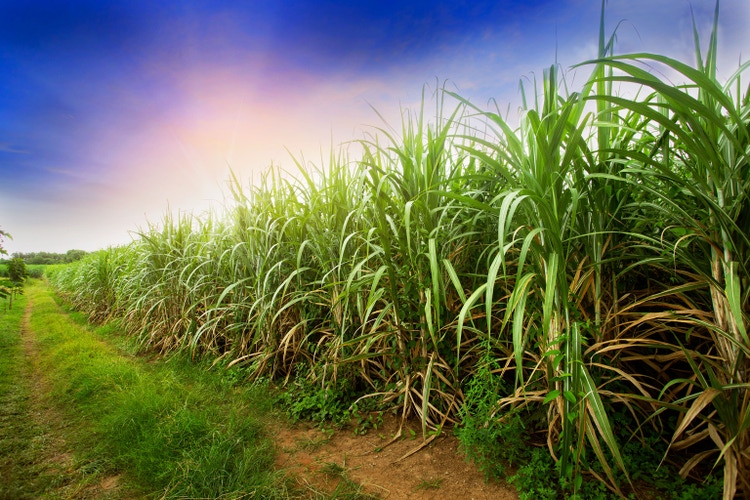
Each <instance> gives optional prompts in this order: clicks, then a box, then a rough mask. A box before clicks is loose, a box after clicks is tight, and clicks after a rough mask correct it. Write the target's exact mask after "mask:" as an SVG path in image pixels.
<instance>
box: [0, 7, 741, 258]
mask: <svg viewBox="0 0 750 500" xmlns="http://www.w3.org/2000/svg"><path fill="white" fill-rule="evenodd" d="M714 5H715V4H714V1H713V0H693V1H692V2H688V1H686V0H649V1H644V0H609V1H608V3H607V11H606V19H607V23H606V24H607V29H608V32H611V30H612V29H614V27H615V26H616V25H617V24H618V23H619V24H620V26H619V28H618V37H617V45H616V51H617V52H618V53H625V52H634V51H648V52H658V53H661V54H665V55H669V56H672V57H676V58H678V59H682V60H685V61H688V62H692V52H693V37H692V24H691V17H690V16H691V6H692V11H693V13H694V14H695V19H696V22H697V24H698V26H699V29H700V31H701V33H702V34H703V35H704V36H707V34H708V30H709V29H710V23H711V18H712V14H713V9H714ZM600 9H601V2H599V1H597V0H555V1H546V0H538V1H503V0H500V1H495V2H485V1H481V0H478V1H453V2H448V1H440V0H433V1H430V2H423V1H416V2H408V1H391V0H380V1H359V2H349V1H333V0H326V1H306V0H264V1H260V0H257V1H239V0H238V1H234V2H215V1H214V2H209V1H196V0H187V1H182V2H152V1H106V2H105V1H77V0H69V1H45V2H37V1H33V0H32V1H24V2H19V1H8V0H0V228H1V229H3V230H5V231H7V232H9V233H11V234H12V235H13V236H14V239H13V240H12V241H6V242H5V246H6V248H7V249H8V250H9V251H10V252H15V251H19V252H28V251H40V250H45V251H57V252H64V251H66V250H68V249H71V248H80V249H84V250H95V249H98V248H104V247H107V246H109V245H116V244H121V243H125V242H127V241H129V240H130V238H131V236H130V234H129V231H132V230H136V229H138V228H139V227H142V226H144V225H145V224H146V223H147V221H151V222H157V223H158V222H159V221H160V220H161V218H162V215H163V214H164V212H165V211H166V210H167V209H171V210H187V211H192V212H194V213H201V212H202V211H205V210H207V209H208V208H209V207H211V206H214V207H219V206H221V203H222V202H223V196H224V195H225V194H228V193H227V191H226V189H225V188H224V184H225V181H226V179H227V177H228V172H229V170H228V169H229V166H231V168H232V169H233V170H234V171H235V172H236V173H237V174H238V175H239V176H240V177H241V178H242V179H244V180H245V181H246V182H251V181H252V179H257V178H258V176H259V175H260V173H261V172H263V171H264V170H266V169H267V168H268V167H269V166H270V165H271V164H272V163H273V164H274V165H279V166H281V167H288V168H289V169H292V165H293V162H292V160H291V158H290V156H289V152H291V153H292V154H294V155H295V156H297V157H304V158H305V159H306V160H311V161H313V162H314V163H318V164H319V163H320V161H319V160H318V159H319V158H320V155H321V150H323V151H324V154H327V151H328V149H329V147H330V144H331V142H332V141H333V143H334V144H338V143H341V142H344V141H348V140H351V139H356V138H360V137H361V136H362V133H363V131H365V130H368V127H369V126H379V125H381V123H380V119H379V118H378V116H377V114H376V113H375V112H374V111H373V110H372V108H371V106H373V107H375V108H376V109H377V110H378V112H380V113H381V114H382V115H383V116H384V117H385V118H386V119H387V120H389V121H390V122H391V123H393V124H397V123H398V121H399V109H400V108H401V107H406V108H409V107H416V106H417V105H418V103H419V101H420V99H421V93H422V89H423V87H424V86H425V85H428V87H429V89H434V87H435V86H436V81H439V82H443V81H447V82H448V87H449V88H451V89H455V90H457V91H458V92H459V93H460V94H461V95H463V96H464V97H466V98H468V99H471V100H472V101H473V102H474V103H476V104H479V105H480V106H483V105H485V104H486V103H487V102H488V101H489V100H490V99H496V100H497V101H498V102H499V104H500V106H501V107H502V108H503V109H505V108H506V107H510V109H512V110H514V109H516V108H517V107H518V106H519V104H520V95H519V92H518V83H519V80H520V79H523V78H529V79H530V78H533V75H534V74H537V75H538V74H541V72H542V70H543V68H544V67H546V66H549V65H550V64H552V63H554V62H555V58H557V60H558V62H559V63H560V64H561V65H562V67H563V68H568V67H570V66H571V65H573V64H576V63H579V62H582V61H584V60H586V59H587V58H591V57H594V56H595V55H596V43H597V35H598V28H599V15H600ZM747 26H750V2H747V1H746V0H724V1H723V2H722V3H721V20H720V52H721V58H720V70H721V71H722V72H724V74H727V75H728V74H729V73H731V72H732V71H733V70H734V69H736V67H737V65H738V63H739V61H740V60H742V61H744V60H746V59H747V55H748V54H747V52H748V51H750V33H748V30H747V28H746V27H747ZM743 51H744V52H743ZM579 71H580V70H579ZM570 79H571V80H573V81H575V78H573V76H572V75H571V78H570Z"/></svg>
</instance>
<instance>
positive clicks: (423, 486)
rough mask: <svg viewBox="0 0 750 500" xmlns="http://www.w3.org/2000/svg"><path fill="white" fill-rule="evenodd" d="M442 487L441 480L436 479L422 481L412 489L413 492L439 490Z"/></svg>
mask: <svg viewBox="0 0 750 500" xmlns="http://www.w3.org/2000/svg"><path fill="white" fill-rule="evenodd" d="M442 485H443V478H437V479H422V480H421V481H419V484H418V485H417V486H416V487H415V488H414V489H415V490H417V491H418V490H439V489H440V487H441V486H442Z"/></svg>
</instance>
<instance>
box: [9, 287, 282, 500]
mask: <svg viewBox="0 0 750 500" xmlns="http://www.w3.org/2000/svg"><path fill="white" fill-rule="evenodd" d="M26 300H29V301H30V302H31V303H32V314H31V317H30V322H29V327H30V330H31V332H32V333H33V336H34V337H35V339H36V340H35V347H34V350H35V356H34V358H35V361H34V365H35V366H34V368H35V370H37V371H38V372H39V373H42V374H44V380H45V385H46V386H47V387H49V392H48V398H49V400H50V401H53V402H54V404H55V405H56V407H57V408H58V409H59V410H60V412H61V415H62V416H63V418H64V419H65V421H66V423H67V429H66V433H67V434H68V435H67V436H66V437H67V438H68V439H69V441H70V443H71V445H72V447H73V448H74V449H75V450H77V451H76V452H75V453H76V455H77V461H78V462H79V463H85V464H88V466H87V469H88V470H90V471H93V472H96V473H98V474H100V475H104V476H110V477H111V476H115V477H124V478H125V480H126V481H132V482H133V483H135V484H137V485H138V486H139V487H140V488H142V490H143V491H145V492H147V493H146V496H151V497H156V498H216V497H219V496H220V497H221V498H288V497H289V496H290V492H289V491H288V489H287V486H286V479H284V477H283V475H282V474H281V473H280V472H278V471H275V470H274V467H273V462H274V449H273V445H272V442H271V441H270V439H269V437H268V436H266V435H265V433H264V425H263V422H262V420H261V418H262V416H263V415H264V414H266V413H267V411H268V408H269V406H268V405H269V400H268V397H267V396H266V395H265V394H264V391H263V390H262V389H259V388H253V387H243V388H239V387H232V385H231V384H229V383H227V381H225V380H221V379H219V378H218V377H215V376H211V375H210V374H205V373H203V372H201V370H200V369H199V368H198V367H195V366H189V365H187V364H186V363H184V362H180V361H179V360H174V361H172V362H170V363H151V364H149V363H145V362H143V361H141V360H136V359H134V358H132V357H128V356H124V355H123V353H121V352H118V351H117V349H115V348H114V347H112V346H111V345H110V344H109V343H107V342H104V341H103V340H102V336H106V335H107V330H106V329H104V330H102V329H98V330H92V329H90V328H88V327H86V326H85V325H83V324H81V323H80V322H79V321H77V320H76V319H75V318H71V317H70V316H69V315H68V314H67V313H66V312H65V311H64V310H63V309H62V308H61V307H60V306H59V305H58V304H57V303H55V300H54V298H53V295H52V292H51V291H50V290H49V289H48V288H47V287H46V286H45V285H44V284H42V283H40V282H33V283H32V284H31V285H30V286H29V287H28V288H27V294H26ZM21 310H22V308H21V307H20V304H19V307H18V308H14V310H13V315H12V316H11V315H7V316H3V321H5V323H6V324H3V328H2V332H3V335H10V336H13V335H14V334H13V332H16V334H15V340H14V342H3V343H2V345H3V346H4V347H3V348H4V350H14V349H15V351H14V352H15V354H11V355H6V353H5V352H3V356H2V358H3V359H2V363H3V365H2V366H3V367H4V368H3V369H5V370H14V369H15V365H17V364H18V363H22V362H23V360H22V359H19V356H20V355H19V352H20V351H19V349H20V348H19V343H20V341H19V340H18V337H19V335H18V333H17V332H18V331H19V330H20V324H21V323H20V322H21V319H20V318H21V316H20V315H21V312H20V311H21ZM14 364H15V365H14ZM2 380H7V377H2ZM6 385H7V384H6ZM2 388H3V389H2V390H3V397H4V398H5V399H8V398H7V397H6V393H7V394H9V396H8V397H12V394H11V393H12V391H11V389H10V388H7V387H5V386H2ZM21 399H23V396H21ZM13 453H15V454H16V455H18V453H16V452H13ZM5 455H7V454H6V453H4V454H3V456H5ZM4 470H5V469H4ZM4 477H5V474H4ZM35 488H36V491H37V492H38V493H41V492H43V491H44V490H45V488H46V486H44V485H41V484H40V485H39V486H35ZM11 493H12V492H9V493H8V494H10V495H11V497H12V496H13V495H12V494H11ZM32 496H41V495H32Z"/></svg>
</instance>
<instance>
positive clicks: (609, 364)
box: [50, 4, 750, 499]
mask: <svg viewBox="0 0 750 500" xmlns="http://www.w3.org/2000/svg"><path fill="white" fill-rule="evenodd" d="M717 19H718V4H717ZM717 22H718V21H715V22H714V29H713V32H712V35H711V38H710V41H709V44H708V50H707V51H706V52H705V54H704V53H703V52H702V50H701V47H700V44H699V38H700V37H699V36H698V34H697V30H696V35H695V38H696V64H695V65H694V66H690V65H687V64H685V63H682V62H679V61H675V60H672V59H669V58H666V57H663V56H659V55H656V54H631V55H614V46H613V38H607V37H605V33H604V30H603V25H604V13H603V12H602V22H601V25H602V29H601V36H600V43H599V58H598V59H596V60H594V61H589V62H586V63H583V66H585V67H587V68H589V69H590V70H591V75H590V77H589V79H588V80H587V81H586V83H585V84H584V85H583V86H582V88H581V89H579V90H578V91H577V92H570V91H568V90H567V85H566V82H565V80H564V76H563V75H561V71H560V69H559V68H558V67H557V66H556V65H555V66H551V67H550V68H549V69H548V70H547V71H546V72H545V73H544V77H543V78H542V80H541V81H540V82H538V86H536V84H535V86H534V88H532V89H530V90H531V91H533V95H534V96H535V98H534V99H533V100H531V101H532V102H529V103H527V102H524V105H523V106H522V108H521V110H520V121H519V123H520V124H519V126H518V127H516V128H514V127H512V126H511V125H510V124H509V122H508V121H507V120H506V119H504V118H503V117H502V116H501V115H500V113H498V112H495V111H487V110H484V109H481V108H479V107H477V106H475V105H473V104H472V103H470V102H468V101H466V100H464V99H462V98H461V97H460V96H458V95H456V94H454V93H451V92H447V91H446V90H445V89H444V88H437V89H435V93H434V96H433V97H430V96H428V95H425V96H424V98H423V102H422V106H421V107H420V108H419V109H417V110H413V111H412V110H404V111H403V112H402V123H401V124H400V129H394V128H391V127H389V126H388V125H387V124H386V125H384V126H382V127H379V128H375V129H373V130H372V132H371V133H369V134H368V135H366V136H365V137H364V138H363V139H362V141H361V145H362V150H363V154H362V157H361V158H360V159H357V160H350V159H349V158H348V156H347V155H346V154H345V153H344V152H343V151H344V150H342V152H341V153H332V154H331V156H330V157H329V158H327V159H325V160H324V161H321V164H320V165H313V164H311V163H306V162H304V161H303V160H300V161H299V162H298V164H297V166H298V169H297V175H296V176H293V175H286V174H284V173H282V172H280V171H278V170H276V169H271V170H269V172H268V174H267V175H266V176H265V177H264V178H263V179H262V180H261V182H260V183H258V184H257V185H254V186H250V187H248V188H246V187H243V186H242V185H241V182H240V181H239V180H238V179H237V178H236V177H234V176H233V177H232V181H233V182H232V193H233V195H234V202H235V203H234V206H233V207H232V208H230V209H229V210H228V211H227V213H226V214H210V215H208V216H205V217H202V218H198V217H193V216H187V215H183V216H180V217H177V218H175V217H173V216H171V215H167V216H166V217H165V219H164V221H163V222H162V224H161V225H160V226H158V227H157V226H150V227H148V228H147V229H146V230H144V231H142V232H141V234H140V237H139V238H138V239H137V240H136V241H135V242H133V243H132V244H131V245H128V246H125V247H120V248H115V249H110V250H108V251H105V252H102V253H100V254H97V255H94V256H90V257H89V258H88V259H87V260H85V261H83V262H81V263H79V264H73V265H71V266H69V267H65V268H61V269H59V270H55V271H54V272H51V273H50V279H51V281H52V282H53V283H55V285H56V286H57V287H58V289H59V290H60V291H61V293H65V294H66V295H68V296H69V297H70V298H71V300H73V302H74V303H76V304H78V305H79V306H81V307H84V308H86V310H87V311H88V312H89V314H90V315H91V316H92V317H93V318H95V319H104V318H108V317H116V318H119V319H121V320H122V322H123V325H124V326H125V327H126V328H127V329H128V331H130V333H131V334H132V335H134V336H135V337H137V338H138V339H140V341H141V343H142V345H143V347H144V348H146V349H155V350H158V351H160V352H163V353H168V352H173V351H182V350H184V351H188V352H190V353H192V354H193V355H194V356H214V357H224V358H226V359H227V361H228V362H229V363H230V364H238V363H242V364H245V365H247V366H248V367H250V368H251V371H252V372H253V373H254V374H255V375H256V376H259V377H272V378H275V379H280V380H285V381H288V380H290V379H291V378H293V377H307V378H309V379H311V380H313V381H315V382H317V383H319V384H321V387H326V386H329V385H330V384H341V383H345V384H348V386H349V388H350V389H351V390H352V393H354V394H358V395H359V396H360V397H362V398H375V399H377V400H379V401H380V402H381V403H382V404H389V405H392V406H393V407H395V408H397V409H398V410H399V411H400V412H401V415H402V416H403V417H404V418H407V417H410V416H415V417H417V418H420V419H421V420H422V423H423V430H424V434H425V437H426V435H427V432H428V430H429V429H435V428H438V427H440V426H442V425H445V424H447V423H459V419H460V417H459V415H460V408H461V407H462V405H463V404H464V403H465V401H464V399H465V395H464V392H463V390H464V388H466V387H468V384H474V386H475V379H476V377H477V376H479V374H480V373H482V374H486V373H488V370H489V372H491V374H492V376H493V377H497V378H498V379H499V380H501V381H502V383H499V384H494V385H491V386H492V387H494V388H496V389H497V388H505V389H504V392H503V393H498V394H497V395H496V398H495V405H494V409H493V411H491V412H490V413H488V417H487V418H488V419H489V420H492V421H499V422H502V421H504V419H506V418H510V417H511V416H512V415H516V414H517V412H518V411H528V412H530V413H529V414H533V415H541V416H542V417H541V423H536V424H533V423H531V422H529V425H528V428H527V431H528V434H529V439H531V440H532V441H533V440H534V439H535V437H536V436H539V435H542V436H543V441H544V442H545V443H546V446H547V448H548V450H549V452H550V454H551V455H552V456H553V457H555V459H556V460H558V461H559V464H560V471H561V475H562V476H563V477H564V478H567V479H568V483H567V484H568V486H569V488H570V489H571V491H576V490H577V489H578V488H579V487H580V484H581V478H582V477H583V476H584V475H585V474H589V475H592V476H594V477H596V478H598V479H600V480H601V481H603V482H604V483H606V484H607V485H608V487H609V488H610V489H611V490H612V491H613V492H615V493H617V494H620V495H623V494H625V492H626V490H631V489H632V488H633V487H634V485H633V484H630V479H628V471H627V466H626V460H625V459H624V457H623V455H622V448H623V446H624V445H625V444H626V443H627V442H629V441H632V440H635V441H642V442H643V443H646V441H648V436H650V435H654V434H655V435H658V436H663V443H664V445H665V447H667V448H668V451H667V454H666V456H665V458H664V459H665V460H666V461H669V462H673V463H677V464H678V466H679V468H680V472H681V474H683V475H684V476H686V477H687V476H689V475H693V476H695V477H699V476H700V475H701V474H704V473H705V471H706V470H709V469H711V468H712V467H716V466H718V465H719V464H721V466H722V468H723V477H724V485H725V486H724V488H725V489H724V497H725V498H727V499H729V498H732V497H733V496H734V495H736V494H748V492H750V484H748V480H747V478H748V477H750V470H749V466H750V457H749V455H748V453H749V452H748V446H749V445H750V442H749V441H748V439H750V437H748V428H749V427H750V391H749V390H748V389H750V386H748V383H749V381H748V377H749V376H750V373H748V372H749V370H750V367H749V366H748V354H750V353H749V352H748V351H749V349H750V342H748V333H747V325H748V314H749V313H750V306H749V305H748V304H749V303H750V301H749V298H748V297H749V295H748V294H749V293H750V292H748V289H749V288H748V286H749V285H750V283H748V277H747V276H748V267H749V266H750V260H749V257H748V248H750V244H749V243H750V241H749V240H748V236H747V235H748V234H749V230H750V227H749V224H750V217H748V215H749V214H748V208H747V207H748V206H750V204H749V203H748V201H749V200H748V199H747V197H748V193H749V192H750V191H749V186H748V182H750V180H749V179H750V172H748V169H749V168H750V167H749V166H748V155H749V154H750V147H749V145H748V123H749V122H750V106H749V104H748V100H749V99H750V96H749V92H748V89H746V88H743V87H742V83H741V76H742V74H743V71H744V70H745V69H746V67H747V65H743V66H742V67H740V68H739V70H738V71H737V73H736V74H735V75H734V76H732V77H731V78H730V79H729V80H728V81H727V82H726V83H720V82H719V81H717V76H716V58H717V51H718V48H717V41H716V32H717ZM654 64H661V65H664V66H666V67H668V68H669V69H670V70H671V71H672V72H673V73H674V74H677V75H679V76H680V78H682V79H683V81H684V83H683V84H680V85H677V86H675V85H673V84H672V83H670V82H669V81H667V80H666V79H662V78H660V77H658V76H655V74H653V73H652V72H650V71H648V68H649V67H650V66H652V65H654ZM616 84H617V85H621V84H624V85H626V86H628V88H633V87H637V88H639V89H640V90H639V91H638V92H637V93H635V97H624V96H621V95H618V94H617V93H615V92H614V91H613V88H614V87H615V86H616ZM426 90H427V89H426ZM526 90H529V89H526ZM524 95H527V94H526V93H524ZM528 95H529V96H531V95H532V94H531V93H528ZM430 102H434V103H435V108H434V111H433V110H431V109H430V107H429V103H430ZM482 376H485V375H482ZM498 390H499V389H498ZM614 415H621V417H617V418H618V419H619V420H618V421H614V418H615V417H614ZM622 415H624V417H623V416H622ZM709 457H710V458H711V459H712V462H707V463H702V462H703V461H704V460H705V459H708V458H709Z"/></svg>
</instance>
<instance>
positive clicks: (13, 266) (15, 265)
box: [8, 257, 28, 284]
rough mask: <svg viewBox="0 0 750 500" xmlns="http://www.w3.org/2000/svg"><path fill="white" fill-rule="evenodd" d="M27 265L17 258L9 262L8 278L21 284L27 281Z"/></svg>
mask: <svg viewBox="0 0 750 500" xmlns="http://www.w3.org/2000/svg"><path fill="white" fill-rule="evenodd" d="M26 276H28V274H27V273H26V263H25V262H24V261H23V259H21V258H19V257H16V258H14V259H11V260H10V262H8V278H10V280H11V281H12V282H13V283H16V284H20V283H22V282H23V280H25V279H26Z"/></svg>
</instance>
